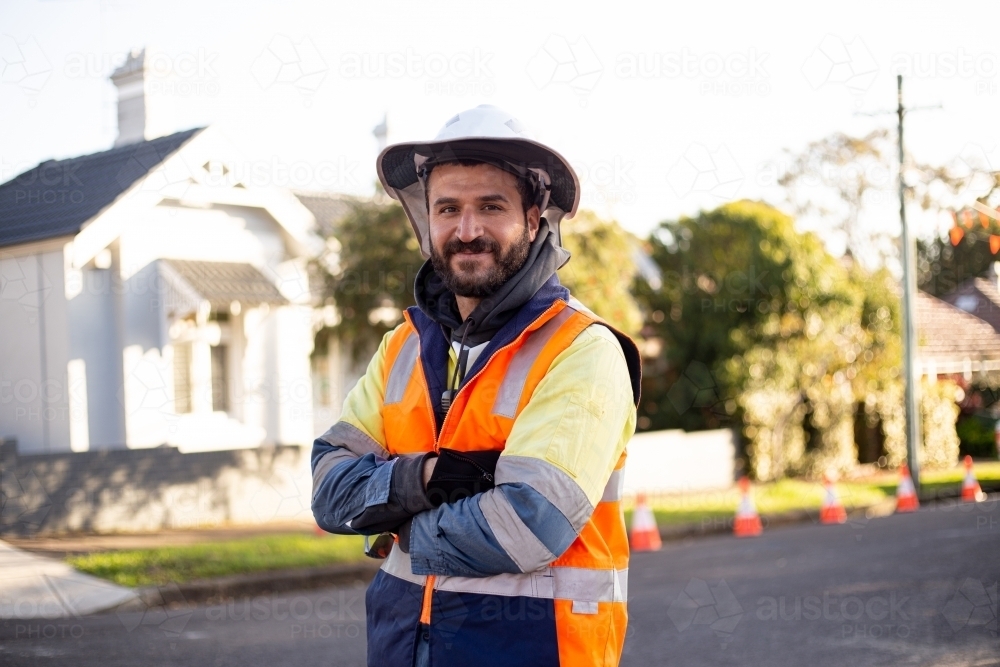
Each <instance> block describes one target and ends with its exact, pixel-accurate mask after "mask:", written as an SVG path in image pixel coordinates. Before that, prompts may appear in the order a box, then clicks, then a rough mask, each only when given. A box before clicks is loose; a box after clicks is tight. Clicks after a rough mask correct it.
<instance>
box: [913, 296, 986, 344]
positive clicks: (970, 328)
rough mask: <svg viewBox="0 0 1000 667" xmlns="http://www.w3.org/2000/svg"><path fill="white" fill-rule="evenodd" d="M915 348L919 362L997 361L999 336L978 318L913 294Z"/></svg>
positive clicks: (943, 303) (937, 300) (944, 303)
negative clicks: (914, 298) (922, 360)
mask: <svg viewBox="0 0 1000 667" xmlns="http://www.w3.org/2000/svg"><path fill="white" fill-rule="evenodd" d="M917 344H918V348H919V354H920V357H921V358H922V359H935V360H937V361H962V360H963V359H965V358H966V357H968V358H969V359H997V358H1000V334H998V333H997V332H996V331H994V330H993V327H991V326H990V325H989V324H987V323H986V322H984V321H982V320H981V319H979V318H978V317H975V316H973V315H970V314H969V313H967V312H965V311H963V310H960V309H958V308H956V307H955V306H953V305H951V304H950V303H947V302H945V301H942V300H941V299H937V298H935V297H933V296H931V295H930V294H927V293H926V292H917Z"/></svg>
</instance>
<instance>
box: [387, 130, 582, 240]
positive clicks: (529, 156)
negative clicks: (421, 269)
mask: <svg viewBox="0 0 1000 667" xmlns="http://www.w3.org/2000/svg"><path fill="white" fill-rule="evenodd" d="M417 155H421V156H425V157H427V158H429V159H432V160H434V161H435V162H440V161H445V160H460V159H477V158H479V159H482V158H486V159H488V160H491V161H496V160H499V161H504V162H507V163H510V164H513V165H517V166H520V167H524V168H529V169H532V168H536V169H543V170H545V172H546V173H547V174H548V175H549V178H550V179H551V182H552V185H551V193H550V196H549V201H548V204H547V206H546V209H545V211H542V215H543V216H544V217H545V218H546V220H548V222H549V228H550V229H552V230H553V231H555V233H556V235H557V239H560V236H559V223H560V222H561V221H562V219H563V218H564V217H573V216H574V215H576V211H577V207H578V206H579V204H580V180H579V179H578V178H577V175H576V172H575V171H574V170H573V167H572V166H570V164H569V162H568V161H567V160H566V158H564V157H563V156H562V155H560V154H559V153H557V152H556V151H554V150H552V149H551V148H549V147H548V146H546V145H544V144H540V143H538V142H536V141H532V140H530V139H523V138H502V137H458V138H449V139H441V140H437V141H415V142H406V143H399V144H393V145H391V146H387V147H386V148H385V149H384V150H383V151H382V152H381V153H380V154H379V156H378V159H377V160H376V169H377V171H378V177H379V180H380V181H381V182H382V187H383V188H385V191H386V193H387V194H388V195H389V196H390V197H392V198H393V199H396V200H398V201H399V203H400V204H401V205H402V206H403V210H404V211H406V215H407V217H408V218H409V220H410V224H411V225H412V226H413V231H414V233H416V235H417V240H418V241H419V243H420V252H421V253H422V254H423V256H424V257H429V256H430V233H429V230H430V227H429V221H428V218H427V205H426V199H425V195H424V184H423V182H422V181H421V179H420V177H419V175H418V172H417V165H416V161H415V157H416V156H417ZM560 240H561V239H560Z"/></svg>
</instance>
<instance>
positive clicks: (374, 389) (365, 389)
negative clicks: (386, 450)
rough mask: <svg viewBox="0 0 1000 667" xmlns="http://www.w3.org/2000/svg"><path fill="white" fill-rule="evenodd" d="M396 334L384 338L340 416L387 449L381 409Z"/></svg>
mask: <svg viewBox="0 0 1000 667" xmlns="http://www.w3.org/2000/svg"><path fill="white" fill-rule="evenodd" d="M400 326H402V325H400ZM397 328H398V327H397ZM395 332H396V330H395V329H394V330H392V331H390V332H388V333H387V334H386V335H385V336H383V337H382V342H381V343H380V344H379V346H378V351H377V352H376V353H375V356H374V357H372V360H371V361H370V362H369V363H368V369H367V370H366V371H365V374H364V375H362V376H361V379H359V380H358V383H357V384H356V385H354V387H353V388H352V389H351V391H350V392H348V394H347V398H345V399H344V407H343V409H342V410H341V413H340V421H343V422H347V423H348V424H350V425H351V426H353V427H355V428H357V429H359V430H360V431H362V432H363V433H366V434H367V435H368V436H369V437H371V438H372V439H373V440H375V441H376V442H378V443H379V444H380V445H382V446H383V447H385V426H384V424H383V423H382V411H381V406H382V400H383V399H384V397H385V383H384V378H385V354H386V349H387V348H388V347H389V339H390V338H392V335H393V334H394V333H395Z"/></svg>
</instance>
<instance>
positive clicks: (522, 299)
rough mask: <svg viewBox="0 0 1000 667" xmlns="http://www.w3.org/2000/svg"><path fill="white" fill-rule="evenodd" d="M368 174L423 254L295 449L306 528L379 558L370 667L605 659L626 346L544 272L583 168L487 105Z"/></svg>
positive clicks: (611, 621)
mask: <svg viewBox="0 0 1000 667" xmlns="http://www.w3.org/2000/svg"><path fill="white" fill-rule="evenodd" d="M377 167H378V173H379V178H380V179H381V181H382V184H383V186H384V187H385V190H386V192H388V193H389V194H390V195H391V196H392V197H394V198H395V199H398V200H399V201H400V203H401V204H402V206H403V208H404V210H405V211H406V214H407V216H408V218H409V220H410V222H411V224H412V226H413V230H414V232H415V234H416V235H417V239H418V241H419V243H420V248H421V251H422V253H423V254H424V256H425V257H426V258H429V259H428V261H427V262H426V263H425V264H424V266H423V267H422V268H421V270H420V271H419V272H418V274H417V278H416V284H415V287H414V289H415V294H416V301H417V306H416V307H414V308H410V309H408V310H407V311H406V312H405V313H404V318H405V319H404V322H403V323H402V324H400V325H399V326H398V327H397V328H396V329H395V330H393V331H391V332H389V333H388V334H386V336H385V337H384V339H383V340H382V343H381V345H380V347H379V349H378V352H377V353H376V354H375V356H374V358H373V359H372V361H371V363H370V365H369V366H368V370H367V372H366V373H365V375H364V377H362V378H361V379H360V380H359V381H358V384H357V385H356V386H355V387H354V388H353V389H352V390H351V392H350V393H349V395H348V396H347V399H346V400H345V402H344V409H343V413H342V416H341V418H340V420H339V421H338V422H337V423H336V424H334V425H333V426H332V427H331V428H330V429H329V430H328V431H327V432H326V433H324V434H323V435H322V436H320V437H319V438H318V439H317V440H316V441H315V443H314V445H313V455H312V467H313V501H312V507H313V513H314V515H315V517H316V521H317V523H318V524H319V526H320V527H322V528H323V529H324V530H327V531H329V532H334V533H360V534H363V535H366V536H375V535H378V536H379V537H378V538H376V540H375V543H374V545H369V554H370V555H374V556H376V557H379V556H381V557H385V562H384V563H383V565H382V568H381V569H380V570H379V572H378V574H377V575H376V577H375V579H374V581H373V582H372V583H371V585H370V586H369V588H368V592H367V595H366V613H367V631H368V664H369V665H373V666H376V665H377V666H379V667H382V666H385V665H398V666H401V667H402V666H404V665H406V666H408V665H418V666H425V665H466V664H476V665H481V666H488V665H509V666H513V665H518V666H524V665H540V666H541V665H546V666H548V665H572V666H573V667H576V666H579V665H617V664H618V661H619V658H620V656H621V650H622V645H623V642H624V639H625V629H626V623H627V613H626V605H625V601H626V594H627V582H628V540H627V537H626V532H625V525H624V520H623V518H622V512H621V506H620V499H621V488H622V487H621V483H622V467H623V465H624V462H625V445H626V443H627V442H628V440H629V438H631V436H632V434H633V432H634V430H635V419H636V411H635V407H636V404H637V402H638V398H639V374H640V371H639V355H638V352H637V350H636V347H635V345H634V343H633V342H632V341H631V340H629V339H628V337H627V336H625V335H624V334H622V333H620V332H618V331H616V330H615V329H614V328H613V327H612V326H611V325H609V324H608V323H606V322H603V321H602V320H601V319H600V318H598V317H597V316H596V315H594V314H593V313H592V312H590V311H589V310H587V309H586V307H584V306H583V305H582V304H580V303H579V302H578V301H576V300H575V299H572V298H571V297H570V294H569V292H568V290H567V289H566V288H565V287H563V286H562V285H560V284H559V280H558V278H557V276H556V270H557V269H559V268H560V267H561V266H563V265H564V264H565V263H566V262H567V261H568V260H569V253H568V252H567V251H566V250H565V249H563V248H562V247H561V243H560V233H559V224H560V222H561V220H562V219H563V217H564V216H566V215H569V216H572V215H573V214H575V212H576V208H577V205H578V204H579V199H580V186H579V180H578V179H577V177H576V174H575V172H574V171H573V169H572V167H571V166H570V165H569V163H568V162H567V161H566V160H565V159H564V158H562V156H560V155H559V154H558V153H556V152H555V151H554V150H552V149H551V148H548V147H547V146H544V145H543V144H540V143H537V142H535V141H532V140H530V139H528V138H527V136H526V133H525V130H524V128H523V126H522V125H521V124H520V123H519V122H518V121H517V120H516V119H515V118H513V117H512V116H510V115H509V114H507V113H505V112H503V111H501V110H500V109H497V108H495V107H491V106H480V107H477V108H475V109H471V110H469V111H464V112H462V113H460V114H458V115H457V116H455V117H454V118H452V119H451V120H449V121H448V122H447V123H446V124H445V126H444V128H443V129H442V130H441V132H440V133H439V134H438V136H437V137H436V138H435V139H434V140H432V141H429V142H414V143H404V144H397V145H393V146H389V147H387V148H386V149H385V150H384V151H383V152H382V153H381V155H380V156H379V158H378V162H377ZM368 539H369V538H368V537H366V540H368Z"/></svg>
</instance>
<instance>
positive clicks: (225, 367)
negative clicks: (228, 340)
mask: <svg viewBox="0 0 1000 667" xmlns="http://www.w3.org/2000/svg"><path fill="white" fill-rule="evenodd" d="M228 387H229V346H228V345H216V346H215V347H213V348H212V410H213V411H215V412H228V411H229V391H228V390H227V388H228Z"/></svg>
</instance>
